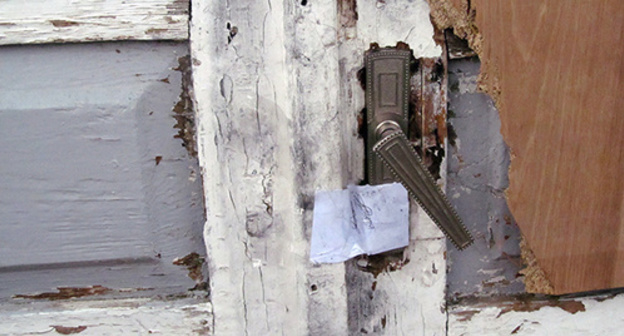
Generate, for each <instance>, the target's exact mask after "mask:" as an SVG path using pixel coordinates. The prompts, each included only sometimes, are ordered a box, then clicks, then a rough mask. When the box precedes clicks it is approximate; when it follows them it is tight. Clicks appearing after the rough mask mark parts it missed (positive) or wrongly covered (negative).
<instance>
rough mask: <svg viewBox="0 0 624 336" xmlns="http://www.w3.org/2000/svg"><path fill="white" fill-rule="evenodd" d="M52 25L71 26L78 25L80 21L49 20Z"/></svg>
mask: <svg viewBox="0 0 624 336" xmlns="http://www.w3.org/2000/svg"><path fill="white" fill-rule="evenodd" d="M48 22H50V23H51V24H52V25H53V26H54V27H71V26H77V25H80V22H76V21H69V20H49V21H48Z"/></svg>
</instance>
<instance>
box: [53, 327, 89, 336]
mask: <svg viewBox="0 0 624 336" xmlns="http://www.w3.org/2000/svg"><path fill="white" fill-rule="evenodd" d="M50 327H52V328H54V331H56V332H57V333H59V334H61V335H71V334H79V333H81V332H83V331H85V330H86V329H87V326H77V327H64V326H60V325H53V326H50Z"/></svg>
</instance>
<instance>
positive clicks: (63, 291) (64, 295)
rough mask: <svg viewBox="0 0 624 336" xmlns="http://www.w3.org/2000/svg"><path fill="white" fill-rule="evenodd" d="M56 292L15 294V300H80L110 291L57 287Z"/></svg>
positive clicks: (95, 287)
mask: <svg viewBox="0 0 624 336" xmlns="http://www.w3.org/2000/svg"><path fill="white" fill-rule="evenodd" d="M57 289H58V292H46V293H40V294H17V295H15V296H14V298H17V299H33V300H66V299H72V298H80V297H85V296H95V295H104V294H108V293H110V292H111V291H112V290H111V289H110V288H107V287H104V286H99V285H95V286H90V287H59V288H57Z"/></svg>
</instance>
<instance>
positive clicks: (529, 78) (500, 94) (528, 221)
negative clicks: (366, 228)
mask: <svg viewBox="0 0 624 336" xmlns="http://www.w3.org/2000/svg"><path fill="white" fill-rule="evenodd" d="M468 3H470V9H469V10H468V11H463V10H461V9H458V8H456V7H455V8H451V7H452V5H451V6H448V5H447V6H444V5H440V4H439V3H437V2H432V4H433V5H434V7H435V8H436V14H435V15H433V17H434V18H436V19H437V20H436V21H437V22H438V23H439V24H442V25H447V26H450V27H453V28H455V30H456V32H460V33H462V32H463V33H464V36H463V37H466V38H467V39H468V40H469V41H470V42H471V44H472V45H471V46H472V47H473V49H475V50H476V51H477V52H478V53H479V55H480V57H481V59H482V62H483V65H484V68H483V71H482V73H481V82H482V88H483V89H484V90H485V91H487V92H488V93H490V94H491V95H492V96H493V98H494V99H495V100H496V102H497V106H498V107H499V108H500V113H501V121H502V129H501V131H502V133H503V136H504V137H505V140H506V142H507V144H508V145H509V146H510V148H511V151H512V164H511V169H510V174H509V178H510V187H509V190H508V192H507V195H508V201H509V204H510V208H511V210H512V212H513V214H514V216H515V217H516V220H517V221H518V224H519V226H520V228H521V229H522V231H523V234H524V236H525V238H526V240H527V243H528V246H529V247H530V248H531V249H532V250H533V252H534V254H535V257H536V258H537V263H538V264H539V266H540V267H541V268H542V270H543V272H544V274H545V276H546V278H547V279H548V281H549V282H550V284H551V285H552V288H553V289H552V292H553V293H569V292H577V291H588V290H595V289H601V288H609V287H620V286H624V263H622V259H623V258H624V239H621V238H620V237H621V236H622V234H623V233H624V222H623V221H624V217H623V216H622V209H623V208H624V205H623V201H624V199H623V197H622V195H623V191H622V190H624V185H623V184H622V179H621V176H620V175H621V173H622V171H624V160H623V158H624V147H623V145H624V143H623V142H624V137H622V134H624V114H622V111H621V106H622V98H621V97H622V95H621V91H622V86H623V81H622V78H623V76H624V66H623V65H624V61H623V60H622V58H621V55H622V53H623V52H624V43H622V42H623V39H624V35H623V31H624V26H623V25H624V3H622V2H621V1H617V0H611V1H602V2H579V3H576V4H575V5H574V6H570V5H569V4H568V3H567V2H565V1H506V2H498V1H490V0H474V1H471V2H462V4H468ZM463 9H465V6H464V8H463ZM473 11H474V12H476V16H473V15H472V12H473ZM462 13H463V14H462ZM462 15H463V16H462ZM445 18H446V20H445ZM477 32H478V33H477ZM614 41H615V43H614ZM541 288H542V290H543V288H547V287H541ZM528 289H529V290H531V288H528ZM533 290H538V291H539V290H540V288H533Z"/></svg>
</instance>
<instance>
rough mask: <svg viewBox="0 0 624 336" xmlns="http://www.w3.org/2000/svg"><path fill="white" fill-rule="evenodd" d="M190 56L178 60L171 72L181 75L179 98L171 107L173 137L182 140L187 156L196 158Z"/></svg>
mask: <svg viewBox="0 0 624 336" xmlns="http://www.w3.org/2000/svg"><path fill="white" fill-rule="evenodd" d="M191 68H192V66H191V56H190V55H186V56H182V57H180V58H178V66H177V67H176V68H174V69H173V70H176V71H180V73H181V74H182V91H181V92H180V98H179V100H178V102H177V103H176V104H175V106H174V107H173V112H174V115H173V117H174V118H175V120H176V124H175V125H174V126H173V127H174V128H177V129H178V134H176V135H175V136H174V137H175V138H177V139H181V140H182V146H183V147H185V148H186V150H187V151H188V153H189V155H190V156H192V157H197V142H196V140H195V106H194V104H193V99H192V90H193V77H192V72H191V71H192V69H191Z"/></svg>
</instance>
